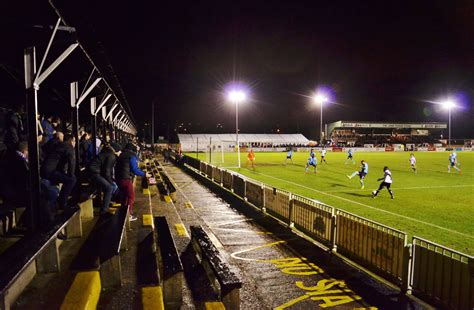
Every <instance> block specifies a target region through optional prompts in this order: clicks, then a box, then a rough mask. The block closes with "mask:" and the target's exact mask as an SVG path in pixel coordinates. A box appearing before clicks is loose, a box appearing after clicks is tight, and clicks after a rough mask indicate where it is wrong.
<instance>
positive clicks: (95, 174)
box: [88, 145, 119, 214]
mask: <svg viewBox="0 0 474 310" xmlns="http://www.w3.org/2000/svg"><path fill="white" fill-rule="evenodd" d="M116 151H119V150H115V149H114V148H113V147H112V146H110V145H105V146H104V147H103V148H102V150H101V151H100V153H99V155H97V156H96V157H94V158H93V159H92V160H91V161H90V163H89V166H88V171H89V175H90V179H91V181H92V183H93V184H95V185H96V186H97V187H99V188H100V189H101V190H102V192H103V195H104V196H103V200H102V207H101V208H100V213H101V214H104V213H107V212H108V210H109V205H110V200H111V199H112V194H113V193H114V191H115V190H116V189H117V184H115V182H114V180H113V172H114V171H113V170H114V166H115V162H116V155H115V152H116Z"/></svg>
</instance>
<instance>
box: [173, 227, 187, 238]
mask: <svg viewBox="0 0 474 310" xmlns="http://www.w3.org/2000/svg"><path fill="white" fill-rule="evenodd" d="M174 227H175V228H176V231H177V232H178V235H180V236H181V237H189V235H188V232H187V231H186V227H184V225H183V224H174Z"/></svg>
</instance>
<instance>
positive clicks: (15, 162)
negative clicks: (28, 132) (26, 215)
mask: <svg viewBox="0 0 474 310" xmlns="http://www.w3.org/2000/svg"><path fill="white" fill-rule="evenodd" d="M0 170H1V175H3V176H8V177H6V178H2V179H1V183H0V195H1V196H2V197H3V198H4V200H5V202H6V203H7V204H9V205H10V206H12V207H28V206H29V204H30V203H29V196H28V194H27V193H28V191H29V179H28V143H27V142H24V141H22V142H19V143H18V145H17V149H16V150H15V151H9V152H7V153H6V155H5V158H4V159H3V161H2V164H1V168H0Z"/></svg>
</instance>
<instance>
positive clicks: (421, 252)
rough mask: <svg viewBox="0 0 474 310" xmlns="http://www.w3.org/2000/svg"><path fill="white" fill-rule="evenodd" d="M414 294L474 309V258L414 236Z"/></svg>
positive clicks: (460, 307) (412, 282)
mask: <svg viewBox="0 0 474 310" xmlns="http://www.w3.org/2000/svg"><path fill="white" fill-rule="evenodd" d="M410 284H411V287H412V289H413V293H414V294H417V295H420V296H422V297H426V298H427V299H430V300H431V301H433V302H438V303H441V304H442V305H443V306H444V307H447V308H452V309H474V257H472V256H468V255H466V254H463V253H460V252H457V251H455V250H452V249H449V248H447V247H444V246H442V245H439V244H436V243H434V242H431V241H428V240H425V239H422V238H419V237H413V241H412V264H411V281H410Z"/></svg>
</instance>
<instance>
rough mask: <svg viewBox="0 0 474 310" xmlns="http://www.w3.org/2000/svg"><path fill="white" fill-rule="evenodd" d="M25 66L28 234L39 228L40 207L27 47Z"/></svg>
mask: <svg viewBox="0 0 474 310" xmlns="http://www.w3.org/2000/svg"><path fill="white" fill-rule="evenodd" d="M23 55H24V65H25V88H26V111H27V125H28V127H27V128H28V166H29V181H30V190H29V195H30V209H29V211H30V213H29V214H30V217H29V219H28V228H29V232H30V233H34V232H36V231H37V230H38V229H39V228H41V227H40V225H41V224H40V218H39V214H41V210H40V208H41V205H40V165H39V148H38V140H37V139H38V123H37V120H38V94H37V89H35V88H34V87H33V82H34V79H35V73H36V72H35V71H36V69H35V68H36V63H35V61H36V55H35V48H34V47H29V48H27V49H25V50H24V54H23Z"/></svg>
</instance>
